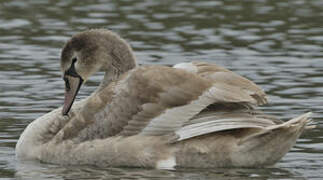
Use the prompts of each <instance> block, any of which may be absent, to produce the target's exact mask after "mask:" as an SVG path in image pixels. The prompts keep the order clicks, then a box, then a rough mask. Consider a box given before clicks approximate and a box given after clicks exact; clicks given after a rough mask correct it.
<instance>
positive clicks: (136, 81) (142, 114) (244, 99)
mask: <svg viewBox="0 0 323 180" xmlns="http://www.w3.org/2000/svg"><path fill="white" fill-rule="evenodd" d="M216 103H219V104H226V103H241V104H257V101H256V100H255V99H254V98H253V97H252V96H250V94H248V93H246V92H245V91H242V90H241V88H240V87H238V86H233V85H231V84H228V83H225V82H215V81H213V80H211V79H207V78H203V77H201V76H198V75H196V74H193V73H190V72H187V71H185V70H181V69H175V68H170V67H162V66H146V67H140V68H137V69H135V70H132V71H130V72H129V73H128V75H125V76H124V77H123V79H121V80H120V81H119V82H118V83H117V85H116V87H115V96H114V97H113V100H112V102H111V103H109V104H108V105H107V107H106V109H107V113H108V114H107V117H108V121H109V124H110V126H109V128H110V129H109V133H110V135H116V134H119V135H123V136H130V135H135V134H142V135H164V134H168V133H172V132H174V131H176V130H177V129H180V128H181V127H182V126H183V125H184V124H185V123H186V122H188V121H189V120H190V119H191V118H192V117H194V116H195V115H197V114H198V113H200V112H201V111H202V110H204V109H205V108H206V107H208V106H209V105H211V104H216Z"/></svg>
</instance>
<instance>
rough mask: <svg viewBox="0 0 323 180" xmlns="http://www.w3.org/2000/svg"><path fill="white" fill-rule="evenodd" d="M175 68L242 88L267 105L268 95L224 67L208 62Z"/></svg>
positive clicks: (184, 64)
mask: <svg viewBox="0 0 323 180" xmlns="http://www.w3.org/2000/svg"><path fill="white" fill-rule="evenodd" d="M174 68H179V69H184V70H186V71H189V72H192V73H195V74H198V75H199V76H201V77H203V78H205V79H209V80H211V81H213V82H214V83H219V82H222V83H225V84H228V85H231V86H235V87H240V88H241V89H242V90H243V91H244V92H245V93H248V94H249V95H250V96H252V97H253V98H255V99H256V100H257V104H258V105H262V104H266V103H267V97H266V94H265V92H264V91H263V90H262V89H261V88H260V87H259V86H257V85H256V84H255V83H253V82H252V81H250V80H248V79H246V78H244V77H242V76H239V75H238V74H236V73H234V72H232V71H230V70H228V69H226V68H224V67H221V66H218V65H216V64H210V63H206V62H190V63H180V64H176V65H175V66H174Z"/></svg>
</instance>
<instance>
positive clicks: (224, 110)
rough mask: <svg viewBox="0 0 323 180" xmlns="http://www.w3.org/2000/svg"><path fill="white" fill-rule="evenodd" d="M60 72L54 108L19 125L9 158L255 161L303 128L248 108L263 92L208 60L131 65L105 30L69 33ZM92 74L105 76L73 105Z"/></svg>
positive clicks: (268, 160)
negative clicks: (59, 103) (60, 96)
mask: <svg viewBox="0 0 323 180" xmlns="http://www.w3.org/2000/svg"><path fill="white" fill-rule="evenodd" d="M61 70H62V72H63V73H64V80H65V84H66V89H65V91H66V94H65V103H64V107H63V109H62V108H59V109H56V110H54V111H52V112H50V113H48V114H46V115H44V116H42V117H40V118H38V119H36V120H35V121H34V122H32V123H31V124H30V125H29V126H28V127H27V128H26V130H25V131H24V133H23V134H22V135H21V137H20V139H19V141H18V143H17V146H16V154H17V157H18V158H19V159H34V160H40V161H42V162H48V163H57V164H78V165H79V164H89V165H97V166H139V167H156V168H174V167H253V166H257V167H259V166H265V165H270V164H273V163H275V162H277V161H278V160H279V159H280V158H281V157H282V156H283V155H284V154H286V153H287V152H288V150H289V149H290V148H291V147H292V146H293V144H294V143H295V141H296V139H297V138H298V137H299V136H300V135H301V133H302V132H303V130H304V129H306V128H310V127H311V126H308V125H307V124H308V123H309V121H310V120H309V119H308V118H309V116H310V113H307V114H304V115H302V116H299V117H296V118H294V119H292V120H290V121H288V122H282V121H280V120H278V119H276V118H275V117H272V116H268V115H265V114H263V113H262V112H260V111H257V110H256V109H255V107H256V106H258V105H262V104H265V103H267V99H266V95H265V93H264V92H263V90H262V89H261V88H259V87H258V86H257V85H256V84H254V83H253V82H251V81H250V80H248V79H246V78H244V77H242V76H240V75H238V74H235V73H233V72H231V71H229V70H228V69H225V68H223V67H220V66H217V65H215V64H210V63H205V62H192V63H181V64H177V65H175V66H174V67H165V66H156V65H151V66H140V67H138V66H137V65H136V61H135V57H134V55H133V53H132V49H131V47H130V46H129V45H128V43H127V42H126V41H125V40H123V39H121V38H120V37H119V36H118V35H116V34H115V33H112V32H111V31H108V30H103V29H98V30H89V31H85V32H82V33H79V34H76V35H74V36H73V37H72V38H71V39H70V40H69V41H68V42H67V43H66V45H65V46H64V48H63V50H62V54H61ZM100 70H101V71H104V72H105V76H104V78H103V80H102V82H101V85H100V87H99V88H98V89H97V90H96V91H95V92H94V93H92V94H91V95H90V96H89V97H88V98H86V99H84V100H82V101H80V102H75V103H73V101H74V98H75V96H76V95H77V92H78V89H75V88H79V87H80V86H81V85H82V83H83V81H86V80H87V79H88V77H89V76H91V75H92V74H93V73H95V72H97V71H100ZM70 108H71V109H70ZM61 112H63V114H62V113H61Z"/></svg>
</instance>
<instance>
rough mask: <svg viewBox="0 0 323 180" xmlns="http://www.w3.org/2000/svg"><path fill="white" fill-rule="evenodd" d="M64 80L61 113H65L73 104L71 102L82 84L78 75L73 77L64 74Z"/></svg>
mask: <svg viewBox="0 0 323 180" xmlns="http://www.w3.org/2000/svg"><path fill="white" fill-rule="evenodd" d="M64 80H65V99H64V106H63V110H62V114H63V115H67V114H68V112H69V111H70V109H71V107H72V105H73V102H74V100H75V97H76V95H77V93H78V91H79V89H80V87H81V85H82V82H83V80H82V79H81V78H80V77H73V76H69V75H65V76H64Z"/></svg>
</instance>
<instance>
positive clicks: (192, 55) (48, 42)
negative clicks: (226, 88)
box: [0, 0, 323, 180]
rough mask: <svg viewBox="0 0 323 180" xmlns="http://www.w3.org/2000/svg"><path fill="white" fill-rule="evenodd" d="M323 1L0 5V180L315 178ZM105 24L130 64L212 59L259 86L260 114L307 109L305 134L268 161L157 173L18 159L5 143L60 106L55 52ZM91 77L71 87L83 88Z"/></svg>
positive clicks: (32, 1) (322, 118)
mask: <svg viewBox="0 0 323 180" xmlns="http://www.w3.org/2000/svg"><path fill="white" fill-rule="evenodd" d="M322 19H323V1H322V0H312V1H311V0H290V1H288V0H287V1H274V0H253V1H252V0H246V1H232V0H220V1H208V0H205V1H193V0H191V1H189V0H181V1H171V0H165V1H152V0H151V1H149V0H146V1H142V0H140V1H135V0H127V1H108V0H93V1H77V0H70V1H63V0H24V1H21V0H2V1H0V178H1V179H14V178H17V179H26V178H30V179H32V178H34V179H35V178H36V179H79V178H80V177H82V178H84V179H87V178H88V179H95V178H110V179H120V178H123V179H130V178H131V179H152V178H153V179H162V178H168V179H237V180H238V179H239V180H240V179H323V170H322V168H323V126H322V125H323V115H322V112H323V111H322V109H323V101H322V100H323V98H322V95H323V88H322V87H323V59H322V58H323V23H322V22H323V21H322ZM89 28H108V29H111V30H114V31H115V32H117V33H119V34H120V35H121V36H122V37H124V38H125V39H126V40H128V41H129V42H130V44H131V45H132V47H133V49H134V50H135V51H136V53H135V54H136V56H137V59H138V61H139V63H140V64H167V65H170V64H175V63H178V62H182V61H191V60H203V61H209V62H216V63H217V64H219V65H222V66H226V67H228V68H230V69H232V70H234V71H235V72H238V73H240V74H242V75H244V76H246V77H248V78H249V79H251V80H253V81H255V82H256V83H257V84H259V85H261V86H262V87H263V88H264V89H265V90H266V92H267V93H268V95H269V98H270V101H271V104H270V105H267V106H265V107H263V109H264V110H265V111H267V112H269V113H270V114H275V115H277V116H279V117H281V118H282V119H283V120H287V119H289V118H291V117H294V116H296V115H298V114H301V113H304V112H308V111H312V112H314V116H313V119H314V120H315V122H316V124H317V125H318V128H316V129H314V130H311V131H308V132H307V133H305V134H304V135H303V136H302V137H301V138H300V139H299V140H298V141H297V144H296V146H294V148H293V149H292V150H291V151H290V152H289V153H288V154H287V155H286V156H285V157H284V158H283V159H282V160H281V161H280V162H279V163H277V164H276V165H275V166H273V167H269V168H263V169H203V170H202V169H179V170H177V171H161V170H150V169H123V168H108V169H100V168H95V167H84V166H82V167H61V166H55V165H47V164H38V163H25V164H23V163H19V162H16V160H15V157H14V155H15V153H14V148H15V144H16V142H17V140H18V138H19V135H20V134H21V132H22V131H23V129H24V128H25V127H26V126H27V124H29V123H30V122H31V121H32V120H34V119H36V118H37V117H39V116H41V115H43V114H45V113H47V112H49V111H51V110H52V109H54V108H57V107H59V106H60V105H62V103H63V85H64V84H63V81H62V80H61V74H60V71H59V55H60V49H61V47H62V46H63V44H64V42H65V41H66V40H67V39H68V38H69V37H70V36H71V35H72V34H74V33H76V32H79V31H83V30H86V29H89ZM99 80H100V74H98V75H96V76H95V77H94V78H92V79H91V80H90V81H89V82H88V83H87V86H86V87H84V88H83V89H82V90H81V92H80V93H81V94H80V96H79V98H84V97H85V96H87V95H88V94H89V93H90V92H92V91H93V90H94V89H95V87H96V86H97V84H98V81H99Z"/></svg>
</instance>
